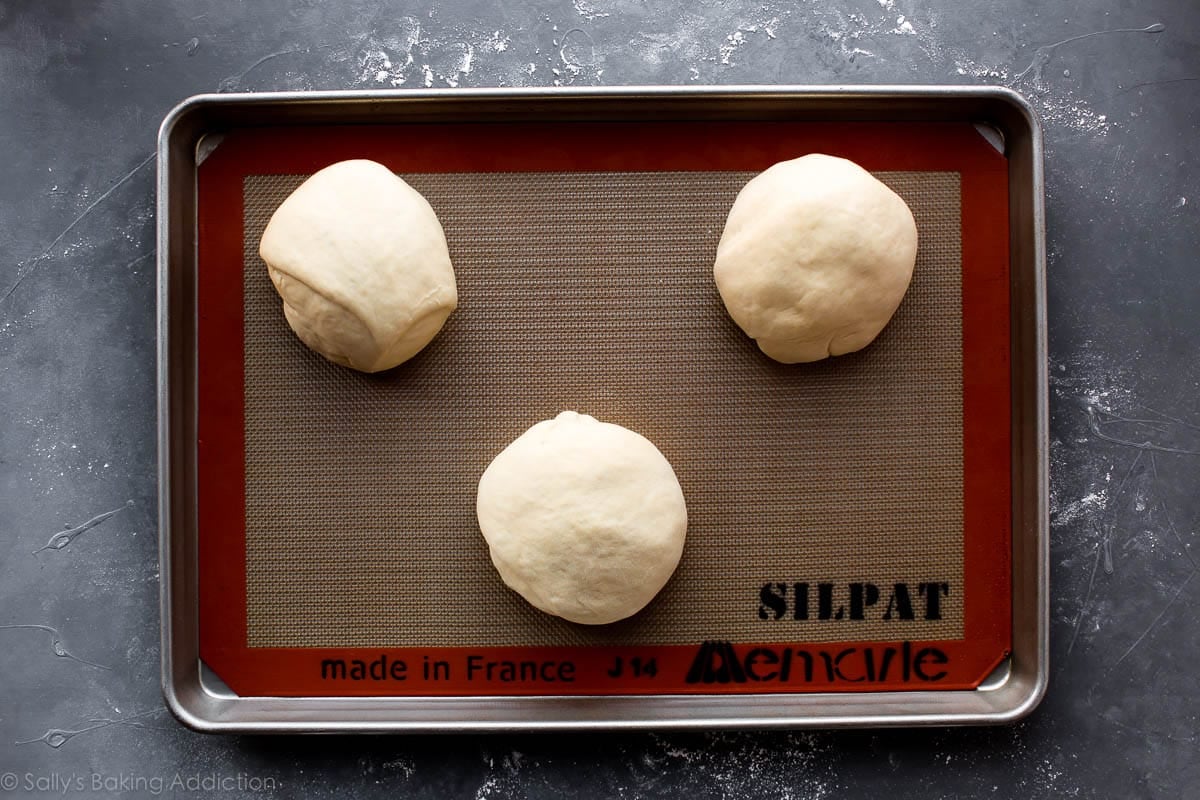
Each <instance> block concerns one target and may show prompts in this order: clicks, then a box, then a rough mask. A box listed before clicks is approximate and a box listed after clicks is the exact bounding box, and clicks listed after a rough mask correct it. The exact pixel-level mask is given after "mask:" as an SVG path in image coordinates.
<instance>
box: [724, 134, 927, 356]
mask: <svg viewBox="0 0 1200 800" xmlns="http://www.w3.org/2000/svg"><path fill="white" fill-rule="evenodd" d="M916 256H917V226H916V222H915V221H914V220H913V215H912V211H910V210H909V208H908V205H907V204H906V203H905V202H904V200H903V199H902V198H901V197H900V196H899V195H897V194H896V193H895V192H893V191H892V190H891V189H889V188H888V187H887V186H885V185H884V184H883V183H882V182H880V181H879V180H877V179H876V178H875V177H874V176H873V175H871V174H870V173H869V172H867V171H866V170H864V169H863V168H862V167H860V166H858V165H857V164H855V163H854V162H852V161H847V160H846V159H842V158H834V157H833V156H826V155H820V154H812V155H807V156H804V157H802V158H797V159H794V160H792V161H784V162H781V163H779V164H776V165H775V166H773V167H771V168H769V169H767V170H766V171H765V172H763V173H761V174H760V175H758V176H756V177H755V178H753V179H752V180H751V181H750V182H749V183H747V184H746V185H745V187H743V188H742V191H741V193H739V194H738V196H737V200H736V201H735V202H734V204H733V208H732V209H731V210H730V212H729V218H728V220H727V221H726V223H725V230H724V232H723V233H722V235H721V241H720V244H719V245H718V246H717V259H716V263H715V265H714V267H713V276H714V278H715V279H716V282H717V289H718V290H719V291H720V293H721V299H722V300H724V301H725V308H726V309H727V310H728V311H729V315H730V316H731V317H733V320H734V321H735V322H736V323H737V324H738V325H739V326H740V327H741V329H742V330H743V331H745V332H746V333H747V334H748V335H749V336H750V337H751V338H753V339H755V340H757V342H758V346H759V348H760V349H761V350H762V351H763V352H764V353H766V354H767V355H768V356H770V357H771V358H773V359H775V360H776V361H782V362H783V363H785V364H794V363H797V362H801V361H817V360H819V359H822V358H826V357H828V356H836V355H841V354H843V353H849V352H853V351H855V350H859V349H861V348H863V347H866V346H867V345H868V344H870V343H871V341H872V340H874V339H875V337H876V336H877V335H878V334H879V332H880V331H881V330H883V328H884V326H885V325H887V323H888V320H890V319H891V318H892V314H893V313H895V311H896V308H897V307H898V306H899V305H900V301H901V300H902V299H903V297H904V293H905V292H906V291H907V290H908V284H909V281H910V280H911V279H912V273H913V266H914V264H915V262H916Z"/></svg>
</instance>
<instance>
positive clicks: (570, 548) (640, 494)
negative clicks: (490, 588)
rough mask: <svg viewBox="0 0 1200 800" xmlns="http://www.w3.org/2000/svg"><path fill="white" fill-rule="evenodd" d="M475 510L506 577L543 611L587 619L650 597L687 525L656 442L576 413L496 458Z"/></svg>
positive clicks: (635, 606) (670, 567)
mask: <svg viewBox="0 0 1200 800" xmlns="http://www.w3.org/2000/svg"><path fill="white" fill-rule="evenodd" d="M476 510H477V512H478V514H479V528H480V530H482V531H483V536H484V538H485V539H486V540H487V543H488V546H489V547H490V548H491V554H492V563H493V564H495V565H496V570H497V571H498V572H499V573H500V577H501V578H503V579H504V582H505V583H506V584H508V585H509V586H510V587H511V588H513V589H514V590H516V591H517V592H518V593H519V594H520V595H521V596H522V597H524V598H525V599H526V600H528V601H529V602H530V603H532V604H533V605H535V606H537V607H538V608H540V609H541V610H542V611H545V612H547V613H549V614H555V615H557V616H560V617H564V618H565V619H568V620H571V621H572V622H581V623H584V624H588V625H600V624H603V623H607V622H615V621H616V620H619V619H624V618H625V617H628V616H630V615H632V614H634V613H636V612H638V611H639V610H641V609H642V608H643V607H644V606H645V605H646V604H647V603H649V602H650V600H651V599H652V598H653V597H654V596H655V595H656V594H658V592H659V590H660V589H662V587H663V586H664V585H665V584H666V582H667V579H668V578H670V577H671V573H672V572H674V571H675V567H676V565H677V564H678V563H679V557H680V555H681V553H682V552H683V540H684V535H685V533H686V531H687V507H686V506H685V505H684V502H683V490H682V489H680V488H679V481H678V480H677V479H676V478H675V472H674V470H672V469H671V465H670V464H669V463H667V459H666V458H664V457H663V454H662V453H660V452H659V451H658V448H657V447H655V446H654V445H653V444H651V443H650V442H649V441H648V440H646V439H645V438H644V437H642V436H640V435H638V434H636V433H634V432H633V431H631V430H629V429H627V428H622V427H621V426H620V425H612V424H609V423H607V422H599V421H597V420H596V419H594V418H592V417H589V416H587V415H585V414H576V413H575V412H573V411H564V412H563V413H561V414H559V415H558V416H557V417H555V418H554V419H551V420H546V421H544V422H539V423H538V424H536V425H534V426H533V427H532V428H530V429H529V430H527V431H526V432H525V433H523V434H521V436H519V437H518V438H517V439H516V440H515V441H514V442H513V443H512V444H510V445H509V446H508V447H507V448H505V450H504V451H503V452H502V453H500V455H498V456H496V458H495V460H493V461H492V463H491V465H489V466H488V468H487V470H486V471H485V472H484V473H483V477H482V478H480V480H479V496H478V502H477V505H476Z"/></svg>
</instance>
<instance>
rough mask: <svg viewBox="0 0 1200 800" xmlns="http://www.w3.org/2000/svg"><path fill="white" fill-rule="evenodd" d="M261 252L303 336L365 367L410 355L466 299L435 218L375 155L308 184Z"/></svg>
mask: <svg viewBox="0 0 1200 800" xmlns="http://www.w3.org/2000/svg"><path fill="white" fill-rule="evenodd" d="M259 254H260V255H261V256H262V258H263V261H265V262H266V263H267V268H268V270H269V272H270V275H271V282H272V283H274V284H275V289H276V290H277V291H278V292H279V295H280V296H281V297H282V298H283V313H284V316H285V317H286V318H287V322H288V325H290V326H291V328H292V330H293V331H295V332H296V335H297V336H299V337H300V339H301V340H302V341H303V342H304V343H305V344H306V345H308V346H309V347H311V348H312V349H313V350H316V351H317V352H318V353H320V354H321V355H323V356H325V357H326V358H328V359H329V360H330V361H333V362H336V363H338V364H342V365H345V366H348V367H353V368H354V369H357V370H361V371H363V372H378V371H380V370H385V369H390V368H391V367H394V366H396V365H397V364H400V363H402V362H404V361H407V360H408V359H410V358H412V357H413V356H414V355H416V354H417V353H418V352H419V351H420V350H421V348H423V347H425V345H427V344H429V342H430V341H431V340H432V339H433V337H434V336H436V335H437V333H438V331H440V330H441V329H442V325H443V324H444V323H445V322H446V318H447V317H448V316H450V312H452V311H453V310H454V309H455V308H456V307H457V305H458V291H457V288H456V286H455V283H454V268H453V267H452V266H451V264H450V253H449V252H448V250H447V248H446V236H445V234H444V233H443V232H442V226H441V224H440V223H439V222H438V218H437V215H436V214H435V213H434V211H433V209H432V208H431V207H430V205H429V203H428V202H426V200H425V198H424V197H422V196H421V194H420V193H419V192H418V191H417V190H415V189H413V188H412V187H411V186H409V185H408V184H407V183H405V182H404V181H403V180H402V179H401V178H399V177H398V176H396V175H395V174H393V173H392V172H391V170H389V169H388V168H387V167H385V166H383V165H382V164H377V163H375V162H374V161H366V160H355V161H342V162H339V163H337V164H333V165H332V166H329V167H326V168H325V169H323V170H321V171H320V172H317V173H316V174H314V175H313V176H312V177H310V178H309V179H308V180H306V181H305V182H304V183H303V184H301V185H300V187H299V188H297V189H296V191H295V192H293V193H292V194H291V195H290V196H289V197H288V198H287V199H286V200H284V201H283V204H282V205H280V206H279V208H278V209H277V210H276V211H275V214H274V216H272V217H271V221H270V222H269V223H268V224H267V228H266V230H265V231H264V232H263V236H262V242H261V243H260V246H259Z"/></svg>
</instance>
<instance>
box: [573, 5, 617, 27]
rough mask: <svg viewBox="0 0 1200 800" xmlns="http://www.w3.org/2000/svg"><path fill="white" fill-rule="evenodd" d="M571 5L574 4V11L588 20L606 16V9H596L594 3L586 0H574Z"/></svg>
mask: <svg viewBox="0 0 1200 800" xmlns="http://www.w3.org/2000/svg"><path fill="white" fill-rule="evenodd" d="M572 5H573V6H575V13H576V14H578V15H579V16H581V17H583V18H584V19H586V20H587V21H588V22H592V21H594V20H597V19H600V18H602V17H607V16H608V12H607V11H600V10H598V9H597V8H596V7H595V6H594V5H592V4H591V3H589V2H588V0H574V2H573V3H572Z"/></svg>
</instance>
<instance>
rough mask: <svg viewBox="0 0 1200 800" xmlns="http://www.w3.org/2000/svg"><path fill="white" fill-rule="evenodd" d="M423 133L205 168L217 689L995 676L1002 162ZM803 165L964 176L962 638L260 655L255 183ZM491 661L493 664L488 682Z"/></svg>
mask: <svg viewBox="0 0 1200 800" xmlns="http://www.w3.org/2000/svg"><path fill="white" fill-rule="evenodd" d="M412 132H413V126H412V125H407V126H403V125H378V126H337V127H332V126H330V127H317V126H313V127H286V128H255V129H245V130H238V131H234V132H232V133H230V134H229V135H228V136H226V138H225V139H224V141H223V142H222V143H221V146H220V147H219V148H218V149H217V150H216V151H215V152H214V153H213V154H212V155H210V156H209V158H208V159H207V160H206V161H205V162H204V163H203V164H202V165H201V166H200V167H199V269H198V273H199V274H198V301H197V302H198V309H197V314H198V326H199V353H198V360H199V367H198V369H199V376H198V400H199V419H198V442H197V452H198V476H199V477H198V491H199V498H198V507H199V536H198V538H199V578H200V579H199V594H200V596H199V601H200V602H199V613H200V619H199V623H200V656H201V658H202V659H203V660H204V661H205V662H206V663H207V664H208V665H209V666H210V667H211V668H212V669H213V670H215V671H216V673H217V674H218V675H219V676H220V677H221V678H222V680H224V681H225V682H226V683H227V684H228V685H229V686H230V687H231V688H232V689H233V690H234V691H236V692H238V693H239V694H241V695H243V696H253V695H274V696H306V695H307V696H336V695H414V696H429V695H458V696H470V695H579V694H609V695H612V694H681V693H730V692H758V693H763V692H797V691H885V690H889V691H890V690H904V689H910V690H911V689H969V688H974V687H975V686H978V685H979V683H980V682H981V681H982V680H983V679H984V678H985V677H987V675H988V674H989V673H990V672H991V671H992V670H993V669H994V668H995V666H996V665H997V664H998V663H999V662H1000V661H1001V660H1002V659H1003V658H1004V656H1005V655H1007V653H1008V652H1009V650H1010V647H1011V633H1012V621H1011V608H1012V606H1011V599H1012V598H1011V593H1012V586H1011V536H1012V510H1011V488H1012V487H1011V432H1010V425H1011V412H1010V403H1011V395H1010V351H1009V344H1010V343H1009V305H1010V300H1009V257H1008V163H1007V161H1006V159H1005V158H1004V156H1003V155H1001V154H1000V153H998V152H997V151H996V150H995V149H994V148H992V147H991V146H990V145H989V144H987V142H985V141H984V139H983V138H982V137H981V136H980V135H979V133H978V132H977V131H976V130H975V129H974V127H973V126H971V125H970V124H968V123H877V122H862V123H811V122H777V121H771V122H757V121H746V122H742V121H735V122H724V121H723V122H690V121H689V122H545V123H542V122H539V123H486V124H485V123H428V124H421V135H420V136H414V135H412ZM481 143H486V146H483V147H481V146H480V144H481ZM808 152H824V153H830V154H833V155H839V156H843V157H846V158H850V159H852V160H854V161H856V162H858V163H859V164H861V165H863V166H864V167H866V168H867V169H869V170H876V171H882V170H889V171H920V170H927V171H954V172H958V173H959V174H960V175H961V185H962V258H963V264H964V270H963V276H962V319H963V323H962V324H963V330H962V340H963V353H964V356H965V357H964V358H963V417H964V419H963V468H964V480H963V504H964V513H963V524H964V528H965V530H964V565H963V568H964V569H963V574H964V582H965V586H964V602H965V604H966V605H965V608H964V619H963V639H961V640H956V641H922V642H900V643H881V642H875V643H872V642H839V643H836V644H809V643H805V642H764V643H763V644H762V645H761V646H756V645H750V644H737V645H729V644H728V643H725V642H706V643H701V642H697V643H696V644H693V645H670V646H659V647H586V646H585V647H563V648H552V649H548V648H524V647H491V648H338V649H317V648H250V647H247V645H246V556H245V553H246V550H245V495H244V490H245V486H244V481H245V477H244V476H245V465H244V450H243V446H244V442H243V418H242V412H243V407H242V387H243V383H242V179H243V177H244V176H246V175H248V174H260V175H261V174H305V173H311V172H315V171H316V170H318V169H320V168H322V167H324V166H326V165H328V164H330V163H332V162H334V161H338V160H342V159H346V158H370V159H374V160H376V161H379V162H381V163H383V164H386V165H387V166H388V167H390V168H391V169H392V170H394V171H395V172H398V173H405V172H486V171H511V172H522V171H638V170H647V171H650V170H653V171H669V170H680V171H688V170H695V171H711V170H754V171H757V170H762V169H765V168H766V167H768V166H770V165H771V164H773V163H775V162H777V161H781V160H784V159H788V158H794V157H795V156H797V155H801V154H804V153H808ZM983 598H986V601H984V600H983ZM617 658H621V659H622V660H623V663H624V664H625V669H623V670H622V675H621V677H613V676H612V675H610V671H611V670H612V668H613V665H614V664H615V663H616V659H617ZM327 659H341V660H344V661H345V662H346V665H347V670H348V672H347V677H346V679H344V680H343V679H338V678H333V679H329V678H323V677H322V662H323V661H325V660H327ZM633 659H639V661H638V666H639V667H640V669H638V672H639V673H640V674H639V675H637V676H631V672H632V671H633V667H634V662H633ZM355 660H358V661H360V662H361V666H360V671H361V675H362V677H361V678H360V679H358V680H355V679H353V678H352V677H351V675H352V674H358V673H355V670H354V667H355V664H354V661H355ZM651 660H652V663H653V669H652V670H648V669H647V668H646V664H648V663H650V662H651ZM437 661H445V662H447V663H448V664H450V666H451V670H450V674H451V676H452V678H451V679H449V680H445V679H440V680H432V679H430V678H428V677H427V676H426V665H427V664H429V665H432V664H433V663H434V662H437ZM505 661H508V662H533V664H534V667H533V669H534V670H535V671H536V672H537V674H536V676H533V677H531V678H530V679H527V680H523V679H521V675H520V671H519V670H520V667H519V663H518V664H516V665H515V667H516V669H515V670H514V671H515V672H516V679H515V680H509V681H506V680H503V677H504V676H506V675H508V674H509V673H508V671H507V670H505V669H504V666H503V662H505ZM397 662H400V663H402V664H403V665H404V666H403V668H401V667H398V666H394V665H395V664H396V663H397ZM488 662H494V663H496V664H497V666H496V667H494V668H493V669H492V671H491V673H490V675H491V678H490V679H489V678H488V674H489V673H488V671H487V668H486V664H487V663H488ZM567 663H569V664H570V665H571V666H570V667H569V668H565V667H563V665H564V664H567ZM547 664H548V665H549V666H547ZM472 665H474V666H475V667H476V669H474V670H471V669H469V668H470V667H471V666H472ZM333 669H336V667H328V668H326V672H327V673H329V672H330V670H333ZM527 669H528V668H527ZM564 669H565V670H566V671H565V672H564ZM651 671H652V672H653V673H654V674H652V675H651V674H649V672H651ZM568 672H569V673H570V674H569V676H568V674H567V673H568ZM468 675H470V678H469V679H468ZM526 677H530V676H529V674H528V673H527V676H526ZM567 677H570V678H571V680H569V681H568V680H566V678H567Z"/></svg>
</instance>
